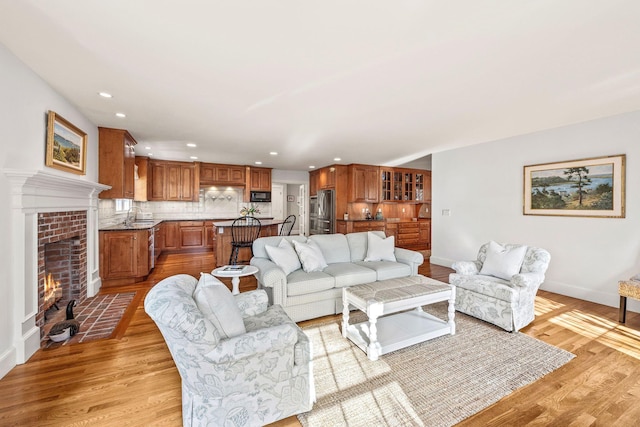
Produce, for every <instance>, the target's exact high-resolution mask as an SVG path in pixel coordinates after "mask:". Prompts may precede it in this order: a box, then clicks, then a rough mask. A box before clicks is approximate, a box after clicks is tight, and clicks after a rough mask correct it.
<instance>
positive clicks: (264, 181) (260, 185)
mask: <svg viewBox="0 0 640 427" xmlns="http://www.w3.org/2000/svg"><path fill="white" fill-rule="evenodd" d="M248 169H249V176H250V178H249V181H250V182H249V185H248V187H249V189H250V190H251V191H271V169H268V168H254V167H253V166H249V168H248Z"/></svg>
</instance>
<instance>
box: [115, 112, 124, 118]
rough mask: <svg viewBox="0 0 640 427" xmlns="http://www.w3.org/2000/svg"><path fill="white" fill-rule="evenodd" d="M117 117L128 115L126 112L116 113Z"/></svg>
mask: <svg viewBox="0 0 640 427" xmlns="http://www.w3.org/2000/svg"><path fill="white" fill-rule="evenodd" d="M116 117H120V118H121V119H123V118H125V117H127V115H126V114H125V113H116Z"/></svg>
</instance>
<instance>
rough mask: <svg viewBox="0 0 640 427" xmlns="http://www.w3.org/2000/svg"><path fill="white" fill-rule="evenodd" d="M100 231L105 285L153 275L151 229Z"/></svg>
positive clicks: (134, 280) (101, 271) (101, 266)
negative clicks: (150, 250) (150, 246)
mask: <svg viewBox="0 0 640 427" xmlns="http://www.w3.org/2000/svg"><path fill="white" fill-rule="evenodd" d="M99 234H100V277H101V278H102V280H103V285H105V286H109V285H120V284H128V283H135V282H137V281H140V280H142V279H143V278H144V277H146V276H147V275H148V274H149V271H150V269H151V263H150V252H149V243H150V242H149V240H150V232H149V230H125V231H101V232H100V233H99Z"/></svg>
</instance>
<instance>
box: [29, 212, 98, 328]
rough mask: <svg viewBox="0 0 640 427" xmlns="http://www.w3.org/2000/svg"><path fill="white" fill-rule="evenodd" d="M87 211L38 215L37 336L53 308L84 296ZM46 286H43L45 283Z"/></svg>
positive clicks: (85, 284)
mask: <svg viewBox="0 0 640 427" xmlns="http://www.w3.org/2000/svg"><path fill="white" fill-rule="evenodd" d="M83 271H87V212H86V211H65V212H44V213H40V214H38V313H37V314H36V326H37V327H39V328H40V338H41V339H42V338H43V337H44V328H43V326H44V325H45V323H46V320H47V318H49V317H51V316H50V315H51V314H52V313H49V314H50V315H48V313H47V312H48V311H51V310H54V309H56V307H58V308H60V307H64V306H66V304H67V303H68V302H69V301H70V300H72V299H75V300H76V302H77V304H80V303H81V302H82V301H84V300H85V299H86V298H87V276H86V275H85V274H81V272H83ZM47 284H48V285H49V287H47V286H46V285H47Z"/></svg>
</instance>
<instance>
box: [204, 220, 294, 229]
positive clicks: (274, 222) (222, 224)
mask: <svg viewBox="0 0 640 427" xmlns="http://www.w3.org/2000/svg"><path fill="white" fill-rule="evenodd" d="M258 219H259V220H260V225H262V226H263V227H264V226H269V225H280V224H283V223H284V219H260V218H258ZM233 221H234V220H227V221H214V222H213V225H214V226H215V227H231V224H233Z"/></svg>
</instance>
